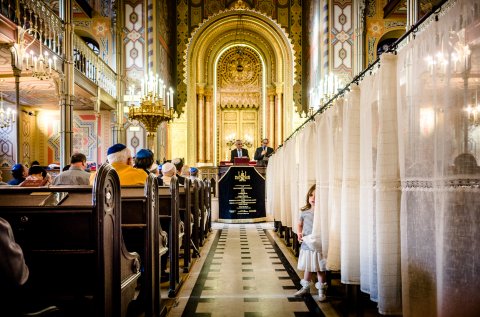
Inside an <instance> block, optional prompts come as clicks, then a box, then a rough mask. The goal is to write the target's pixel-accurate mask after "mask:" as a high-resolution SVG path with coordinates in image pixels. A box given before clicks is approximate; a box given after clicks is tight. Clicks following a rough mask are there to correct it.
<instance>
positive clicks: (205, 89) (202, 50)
mask: <svg viewBox="0 0 480 317" xmlns="http://www.w3.org/2000/svg"><path fill="white" fill-rule="evenodd" d="M239 19H241V21H242V37H241V38H242V43H241V44H242V45H243V46H245V47H247V48H251V49H252V50H254V51H255V52H256V53H257V54H258V56H259V57H260V59H261V61H262V67H263V69H264V74H265V75H264V77H265V79H264V81H263V83H262V94H263V99H262V100H264V101H263V102H264V108H265V109H266V108H268V109H269V110H268V111H267V110H264V111H265V112H264V113H263V114H262V117H263V119H262V120H263V123H264V125H265V127H266V128H265V129H264V131H266V132H265V133H266V135H264V136H267V137H269V138H271V139H272V137H274V138H275V141H274V142H271V143H274V144H280V143H281V141H282V140H283V138H284V137H285V136H286V135H288V134H289V133H290V132H291V130H292V120H291V118H292V117H293V114H294V102H293V84H294V82H295V80H294V77H295V73H294V65H295V62H296V61H295V52H294V49H293V45H292V43H291V41H290V39H289V36H288V34H287V33H286V31H285V30H284V29H283V28H282V27H281V26H280V25H279V24H278V23H277V22H276V21H274V20H273V19H271V18H270V17H268V16H266V15H264V14H262V13H260V12H257V11H255V10H252V9H248V8H240V9H235V8H233V9H230V10H225V11H221V12H219V13H217V14H215V15H213V16H211V17H210V18H209V19H207V20H205V21H204V22H203V23H202V24H200V25H199V27H198V28H197V29H196V30H195V31H194V32H192V36H191V38H190V40H189V43H188V45H187V48H186V50H185V54H184V65H185V67H184V71H183V74H180V76H182V75H183V76H184V77H183V78H182V77H181V79H182V80H183V83H180V85H179V87H178V89H179V90H182V89H185V90H186V102H185V104H184V105H179V110H180V112H183V114H182V116H185V119H186V122H188V128H187V129H186V130H187V131H186V137H187V154H186V157H187V161H188V162H200V163H203V162H205V163H207V164H208V165H210V164H213V165H215V164H216V163H217V161H218V159H219V155H218V153H217V148H218V142H219V140H218V135H217V127H216V110H217V106H218V101H217V100H216V88H217V86H216V85H217V83H216V67H217V63H218V60H219V58H220V56H221V55H222V54H223V53H224V52H225V51H226V50H228V49H229V48H231V47H233V46H235V44H237V41H238V39H237V38H236V34H237V33H238V20H239ZM182 85H183V86H182ZM181 93H182V92H179V94H181ZM183 106H185V108H184V109H183ZM200 116H206V118H207V119H206V120H204V122H198V120H197V118H199V117H200ZM212 124H213V128H212V126H211V125H212ZM255 142H257V140H255ZM203 147H204V148H203Z"/></svg>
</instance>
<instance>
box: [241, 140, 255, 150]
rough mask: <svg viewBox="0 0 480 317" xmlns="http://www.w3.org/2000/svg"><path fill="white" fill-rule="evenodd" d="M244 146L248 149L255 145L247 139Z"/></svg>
mask: <svg viewBox="0 0 480 317" xmlns="http://www.w3.org/2000/svg"><path fill="white" fill-rule="evenodd" d="M243 145H245V147H247V148H250V147H252V145H253V143H252V140H251V139H249V138H245V141H243Z"/></svg>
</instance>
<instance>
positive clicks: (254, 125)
mask: <svg viewBox="0 0 480 317" xmlns="http://www.w3.org/2000/svg"><path fill="white" fill-rule="evenodd" d="M219 127H220V131H219V146H218V148H219V152H218V155H219V157H218V160H219V161H229V160H230V152H231V150H233V149H234V148H235V145H234V144H233V142H234V141H235V140H236V139H240V140H242V141H243V148H244V149H247V150H248V155H249V156H250V159H253V155H254V152H255V148H256V146H257V143H258V142H257V140H258V138H259V134H258V131H259V123H258V109H222V110H220V125H219Z"/></svg>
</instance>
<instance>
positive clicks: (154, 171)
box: [150, 163, 160, 177]
mask: <svg viewBox="0 0 480 317" xmlns="http://www.w3.org/2000/svg"><path fill="white" fill-rule="evenodd" d="M150 173H152V174H153V175H155V176H156V177H158V176H160V170H159V166H158V164H157V163H153V164H152V166H150Z"/></svg>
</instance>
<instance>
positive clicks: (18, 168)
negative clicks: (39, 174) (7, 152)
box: [12, 163, 23, 171]
mask: <svg viewBox="0 0 480 317" xmlns="http://www.w3.org/2000/svg"><path fill="white" fill-rule="evenodd" d="M22 169H23V165H22V164H18V163H17V164H15V165H13V166H12V171H19V170H22Z"/></svg>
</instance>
